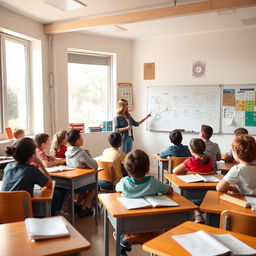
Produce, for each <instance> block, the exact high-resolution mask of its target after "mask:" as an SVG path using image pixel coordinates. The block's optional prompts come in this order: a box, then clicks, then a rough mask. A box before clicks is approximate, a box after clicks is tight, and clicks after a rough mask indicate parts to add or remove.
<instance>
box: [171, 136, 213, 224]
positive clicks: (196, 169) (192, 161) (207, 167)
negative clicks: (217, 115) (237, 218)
mask: <svg viewBox="0 0 256 256" xmlns="http://www.w3.org/2000/svg"><path fill="white" fill-rule="evenodd" d="M205 148H206V146H205V143H204V141H203V140H202V139H197V138H194V139H192V140H191V141H190V149H191V152H192V155H193V157H189V158H188V159H186V160H185V161H184V162H183V163H182V164H180V165H178V166H177V167H175V168H174V169H173V173H176V174H186V173H187V172H188V171H189V172H193V173H209V172H211V171H212V170H213V169H212V160H211V158H210V157H209V156H207V155H205V154H204V152H205ZM192 201H193V203H195V204H197V205H200V204H201V201H199V200H192ZM194 214H195V222H197V223H204V218H203V215H202V213H201V212H200V211H199V210H195V211H194Z"/></svg>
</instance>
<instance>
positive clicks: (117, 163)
mask: <svg viewBox="0 0 256 256" xmlns="http://www.w3.org/2000/svg"><path fill="white" fill-rule="evenodd" d="M108 141H109V144H110V145H111V147H110V148H107V149H105V150H104V151H103V153H102V161H110V162H113V166H114V170H115V180H114V182H115V183H117V182H119V181H120V179H121V178H122V177H123V174H122V169H121V164H122V162H123V161H124V158H125V156H126V154H125V153H124V152H123V151H121V150H119V147H120V146H121V141H122V137H121V135H120V133H119V132H112V133H111V134H110V135H109V136H108ZM98 182H99V185H100V187H101V188H103V189H113V184H112V183H111V182H108V181H104V180H99V181H98Z"/></svg>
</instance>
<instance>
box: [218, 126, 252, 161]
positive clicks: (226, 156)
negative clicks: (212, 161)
mask: <svg viewBox="0 0 256 256" xmlns="http://www.w3.org/2000/svg"><path fill="white" fill-rule="evenodd" d="M248 134H249V133H248V130H247V129H245V128H243V127H241V128H237V129H235V130H234V135H235V137H236V136H240V135H248ZM221 158H222V159H223V160H225V162H234V161H235V159H234V157H233V153H232V148H231V149H230V150H229V152H227V153H225V154H222V155H221Z"/></svg>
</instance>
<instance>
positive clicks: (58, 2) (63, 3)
mask: <svg viewBox="0 0 256 256" xmlns="http://www.w3.org/2000/svg"><path fill="white" fill-rule="evenodd" d="M47 2H48V4H50V5H53V6H55V7H57V8H58V9H61V10H64V11H67V10H73V9H79V8H83V7H86V6H87V5H86V3H85V0H48V1H47Z"/></svg>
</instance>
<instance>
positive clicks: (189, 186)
mask: <svg viewBox="0 0 256 256" xmlns="http://www.w3.org/2000/svg"><path fill="white" fill-rule="evenodd" d="M178 176H179V174H165V175H164V177H165V178H166V179H167V180H169V181H170V182H171V183H173V184H174V185H175V186H176V187H178V188H184V189H195V188H215V187H216V185H217V182H190V183H189V182H185V181H183V180H181V179H179V178H178ZM214 176H216V177H218V178H219V179H222V178H223V175H222V174H214Z"/></svg>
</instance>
